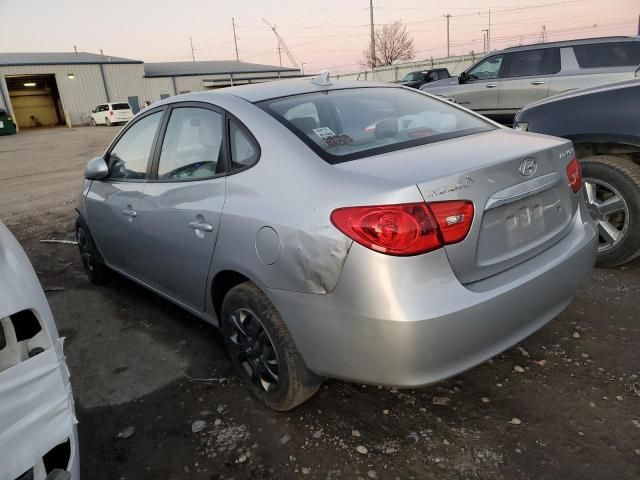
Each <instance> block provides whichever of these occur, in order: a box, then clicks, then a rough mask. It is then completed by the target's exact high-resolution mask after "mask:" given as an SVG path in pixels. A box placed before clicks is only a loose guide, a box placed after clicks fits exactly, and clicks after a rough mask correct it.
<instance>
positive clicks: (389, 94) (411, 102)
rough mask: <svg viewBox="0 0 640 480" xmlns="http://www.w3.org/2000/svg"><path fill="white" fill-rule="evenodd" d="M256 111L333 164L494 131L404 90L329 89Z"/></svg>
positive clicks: (270, 103)
mask: <svg viewBox="0 0 640 480" xmlns="http://www.w3.org/2000/svg"><path fill="white" fill-rule="evenodd" d="M260 106H261V107H262V108H263V109H264V110H266V111H267V112H269V113H270V114H272V115H273V116H274V117H275V118H276V119H278V120H279V121H280V122H281V123H283V124H284V125H285V126H286V127H287V128H289V129H290V130H291V131H293V132H294V133H295V134H296V135H298V136H299V137H300V138H301V139H302V140H304V141H305V143H307V145H309V146H310V147H311V148H313V149H314V150H315V151H316V152H317V153H319V154H320V155H321V156H322V157H323V158H325V160H327V161H329V162H331V163H336V162H341V161H345V160H352V159H355V158H361V157H365V156H369V155H375V154H377V153H383V152H386V151H393V150H399V149H402V148H408V147H412V146H416V145H422V144H425V143H432V142H437V141H441V140H446V139H449V138H455V137H459V136H462V135H469V134H472V133H478V132H483V131H487V130H491V129H494V128H496V127H494V126H492V125H491V124H490V123H488V122H486V121H484V120H482V119H481V118H478V117H476V116H474V115H472V114H470V113H467V112H465V111H463V110H460V109H458V108H456V107H454V106H452V105H450V104H448V103H447V102H444V101H440V100H436V99H434V98H431V97H429V96H428V95H425V94H422V93H419V92H413V91H410V90H408V89H404V88H385V87H375V88H352V89H344V90H329V91H326V92H321V93H311V94H304V95H296V96H292V97H285V98H279V99H275V100H270V101H266V102H262V103H261V104H260Z"/></svg>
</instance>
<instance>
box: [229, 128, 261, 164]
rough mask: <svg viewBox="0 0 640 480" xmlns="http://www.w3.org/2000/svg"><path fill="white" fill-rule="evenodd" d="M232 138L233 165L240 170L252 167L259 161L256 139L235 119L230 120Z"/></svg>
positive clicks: (230, 135)
mask: <svg viewBox="0 0 640 480" xmlns="http://www.w3.org/2000/svg"><path fill="white" fill-rule="evenodd" d="M229 137H230V138H231V167H232V169H233V170H238V169H241V168H245V167H250V166H251V165H253V164H254V163H256V162H257V161H258V156H259V155H260V153H259V150H258V146H257V145H256V143H255V142H254V140H253V139H252V138H251V137H250V136H249V135H248V134H247V133H246V132H245V131H244V130H243V129H242V128H241V127H240V126H239V125H238V124H237V123H236V122H235V121H233V120H231V121H229Z"/></svg>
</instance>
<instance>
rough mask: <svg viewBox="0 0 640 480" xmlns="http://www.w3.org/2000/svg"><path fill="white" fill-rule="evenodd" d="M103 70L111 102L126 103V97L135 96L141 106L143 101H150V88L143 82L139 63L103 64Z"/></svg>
mask: <svg viewBox="0 0 640 480" xmlns="http://www.w3.org/2000/svg"><path fill="white" fill-rule="evenodd" d="M103 68H104V76H105V80H106V81H107V88H108V89H109V95H110V97H111V101H112V102H126V101H127V98H128V97H130V96H131V97H133V96H136V97H138V103H139V104H140V105H141V106H142V105H143V104H144V101H145V100H152V98H151V88H150V85H149V84H148V82H146V81H145V80H146V79H145V78H144V66H143V65H142V64H141V63H140V64H112V65H109V64H105V65H104V67H103ZM158 98H159V97H158Z"/></svg>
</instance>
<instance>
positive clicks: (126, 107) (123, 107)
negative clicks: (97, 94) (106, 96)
mask: <svg viewBox="0 0 640 480" xmlns="http://www.w3.org/2000/svg"><path fill="white" fill-rule="evenodd" d="M130 109H131V107H130V106H129V104H128V103H114V104H112V105H111V110H130Z"/></svg>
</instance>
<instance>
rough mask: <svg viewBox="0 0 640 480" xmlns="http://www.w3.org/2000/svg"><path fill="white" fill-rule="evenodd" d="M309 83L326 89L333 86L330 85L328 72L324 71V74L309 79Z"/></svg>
mask: <svg viewBox="0 0 640 480" xmlns="http://www.w3.org/2000/svg"><path fill="white" fill-rule="evenodd" d="M311 83H313V84H315V85H320V86H321V87H328V86H329V85H333V84H332V83H331V74H330V73H329V70H325V71H324V72H322V73H320V75H317V76H315V77H313V78H312V79H311Z"/></svg>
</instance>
